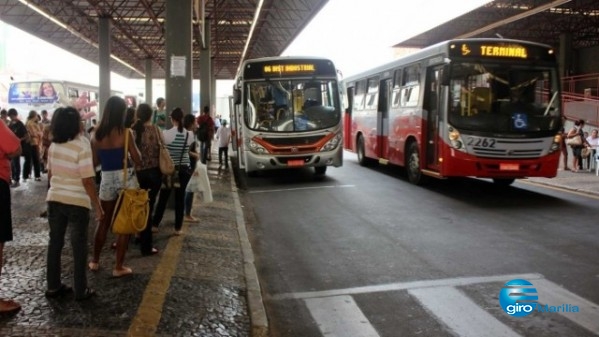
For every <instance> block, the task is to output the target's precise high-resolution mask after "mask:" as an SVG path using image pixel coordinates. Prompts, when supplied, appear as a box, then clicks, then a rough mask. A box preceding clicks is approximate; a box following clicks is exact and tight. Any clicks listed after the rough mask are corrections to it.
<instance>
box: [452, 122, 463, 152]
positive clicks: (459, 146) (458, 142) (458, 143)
mask: <svg viewBox="0 0 599 337" xmlns="http://www.w3.org/2000/svg"><path fill="white" fill-rule="evenodd" d="M447 138H449V144H451V147H453V148H454V149H456V150H460V151H462V152H466V147H465V146H464V142H463V141H462V136H461V135H460V132H459V131H458V130H456V129H455V128H454V127H453V126H451V125H448V126H447Z"/></svg>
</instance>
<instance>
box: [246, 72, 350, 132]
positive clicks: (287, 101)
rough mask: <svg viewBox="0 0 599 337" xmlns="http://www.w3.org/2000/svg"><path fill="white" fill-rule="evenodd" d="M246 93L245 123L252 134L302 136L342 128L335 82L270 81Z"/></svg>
mask: <svg viewBox="0 0 599 337" xmlns="http://www.w3.org/2000/svg"><path fill="white" fill-rule="evenodd" d="M246 89H247V91H246V92H247V93H248V94H247V97H246V103H245V104H246V107H245V111H246V113H245V123H246V125H247V126H248V127H249V128H250V129H252V130H256V131H268V132H302V131H312V130H321V129H326V128H330V127H334V126H337V125H338V124H339V120H340V118H341V110H340V109H341V108H340V105H339V104H340V103H339V99H338V97H339V93H338V86H337V81H335V80H312V79H311V80H269V81H264V82H250V83H248V84H247V88H246Z"/></svg>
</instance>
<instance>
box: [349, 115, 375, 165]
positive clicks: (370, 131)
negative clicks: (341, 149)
mask: <svg viewBox="0 0 599 337" xmlns="http://www.w3.org/2000/svg"><path fill="white" fill-rule="evenodd" d="M353 115H354V119H353V123H352V126H351V127H352V140H353V150H354V151H356V150H357V146H356V144H357V142H358V139H359V137H362V139H363V140H364V154H365V156H366V157H368V158H373V159H378V156H377V155H376V147H377V137H378V133H377V112H376V110H372V109H371V110H366V109H365V110H360V111H357V112H356V111H354V112H353Z"/></svg>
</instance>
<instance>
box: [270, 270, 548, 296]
mask: <svg viewBox="0 0 599 337" xmlns="http://www.w3.org/2000/svg"><path fill="white" fill-rule="evenodd" d="M542 278H543V275H540V274H513V275H498V276H480V277H456V278H448V279H440V280H425V281H413V282H399V283H388V284H380V285H372V286H363V287H355V288H345V289H332V290H323V291H307V292H298V293H283V294H276V295H273V296H271V297H270V299H271V300H286V299H306V298H318V297H330V296H341V295H354V294H365V293H374V292H382V291H395V290H408V289H417V288H432V287H457V286H465V285H469V284H477V283H490V282H507V281H509V280H513V279H525V280H529V281H530V280H533V281H531V282H532V283H533V284H534V283H535V282H534V280H540V279H542ZM498 291H499V290H498Z"/></svg>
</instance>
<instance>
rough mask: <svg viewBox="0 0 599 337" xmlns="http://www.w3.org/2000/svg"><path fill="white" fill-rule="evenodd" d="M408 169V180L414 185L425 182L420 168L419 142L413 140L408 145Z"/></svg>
mask: <svg viewBox="0 0 599 337" xmlns="http://www.w3.org/2000/svg"><path fill="white" fill-rule="evenodd" d="M406 171H407V174H408V180H409V181H410V182H411V183H412V184H414V185H422V183H424V177H423V176H422V171H421V170H420V151H419V150H418V143H416V142H411V143H410V145H409V146H408V156H407V158H406Z"/></svg>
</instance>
